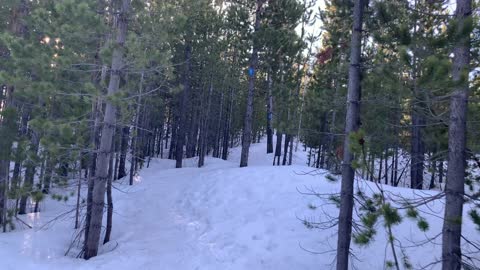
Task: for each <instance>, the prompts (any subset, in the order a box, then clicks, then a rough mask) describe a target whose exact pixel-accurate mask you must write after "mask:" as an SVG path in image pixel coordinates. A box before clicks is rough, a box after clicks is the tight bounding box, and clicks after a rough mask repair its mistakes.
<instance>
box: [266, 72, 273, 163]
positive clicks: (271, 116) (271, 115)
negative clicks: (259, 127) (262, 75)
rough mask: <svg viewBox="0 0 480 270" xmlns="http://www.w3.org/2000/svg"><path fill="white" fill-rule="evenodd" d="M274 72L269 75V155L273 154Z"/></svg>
mask: <svg viewBox="0 0 480 270" xmlns="http://www.w3.org/2000/svg"><path fill="white" fill-rule="evenodd" d="M271 73H272V71H271V70H270V71H269V72H268V75H267V154H270V153H273V128H272V120H273V93H272V84H273V80H272V74H271Z"/></svg>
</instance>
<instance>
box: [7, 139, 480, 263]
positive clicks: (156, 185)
mask: <svg viewBox="0 0 480 270" xmlns="http://www.w3.org/2000/svg"><path fill="white" fill-rule="evenodd" d="M265 149H266V146H265V144H264V143H260V144H254V145H252V148H251V153H250V162H249V167H247V168H239V167H238V164H239V156H240V152H239V149H234V150H233V152H232V154H231V158H230V160H229V161H223V160H219V159H213V158H208V159H207V160H206V166H205V167H204V168H202V169H198V168H196V159H189V160H185V167H186V168H183V169H174V161H171V160H159V159H158V160H152V163H151V165H150V168H148V169H144V170H143V171H142V172H141V174H140V175H139V176H138V177H137V178H136V181H135V185H134V186H128V185H126V184H125V183H120V182H118V183H115V190H114V204H115V208H114V211H115V214H114V226H113V233H112V242H111V243H110V244H108V245H106V246H104V247H102V250H101V252H102V254H100V256H98V257H95V258H93V259H91V260H89V261H84V260H82V259H76V258H74V255H75V253H76V252H77V251H78V250H75V249H74V250H73V251H72V252H70V256H64V254H65V251H66V250H67V248H68V246H69V244H70V242H71V241H72V238H73V237H74V235H75V233H76V231H75V230H73V222H74V219H73V216H74V213H73V212H70V213H67V214H65V215H63V216H62V217H60V218H57V219H56V220H55V221H54V222H50V223H47V222H49V221H50V220H52V219H53V218H55V217H57V216H58V215H60V214H62V213H66V212H68V211H70V210H72V209H73V205H74V199H71V200H70V201H68V202H65V203H63V202H62V203H60V202H54V201H52V200H47V202H45V203H43V204H42V212H40V213H37V214H30V215H27V216H22V217H20V218H21V219H22V220H24V221H25V222H27V223H29V224H31V225H33V229H28V228H20V227H19V228H17V230H16V231H14V232H10V233H6V234H0V269H8V270H10V269H22V270H28V269H35V270H43V269H72V270H75V269H78V270H80V269H81V270H84V269H105V270H107V269H115V270H123V269H137V270H140V269H152V270H153V269H155V270H156V269H165V270H169V269H175V270H194V269H198V270H202V269H203V270H214V269H222V270H241V269H250V270H256V269H275V270H291V269H330V268H332V266H333V264H334V259H335V253H334V252H332V251H334V250H335V246H336V229H335V227H333V228H331V229H312V228H307V226H305V225H304V223H303V221H302V220H304V219H306V220H308V221H317V222H318V221H319V222H321V221H328V220H329V217H328V215H330V216H332V217H336V216H337V215H338V210H337V208H336V207H335V206H334V205H332V204H328V203H327V201H325V200H323V199H321V198H319V197H316V196H307V195H303V194H302V193H301V192H299V191H304V192H307V191H309V190H311V189H313V190H315V191H317V192H319V193H326V194H328V193H332V194H333V193H337V192H338V191H339V188H340V183H339V182H332V181H329V180H327V179H326V178H325V175H326V173H325V172H322V171H312V168H309V167H306V166H305V162H306V153H304V152H302V150H301V149H299V152H297V153H296V154H295V158H294V163H295V165H293V166H281V167H273V166H271V163H272V158H273V157H272V156H271V155H266V154H265ZM357 188H360V189H363V190H365V191H367V192H368V190H375V189H376V187H375V185H373V184H372V183H369V182H364V181H361V180H358V181H357ZM385 190H386V191H387V193H388V194H390V195H391V196H393V195H401V196H405V197H408V198H419V197H421V196H428V195H434V194H436V193H435V192H428V191H424V192H418V191H416V192H415V191H412V190H409V189H403V188H393V187H385ZM466 208H468V207H466ZM420 210H421V212H422V215H423V216H424V217H425V218H427V220H428V221H429V224H430V230H429V231H428V232H427V233H423V232H421V231H420V230H419V229H418V228H417V226H416V222H415V221H410V220H408V219H406V218H405V220H404V222H403V223H402V224H400V225H398V226H396V227H394V235H395V237H396V239H398V240H399V241H400V242H401V244H402V246H403V252H404V253H405V254H407V255H408V256H409V259H410V261H411V262H412V264H413V266H414V268H420V267H422V266H425V265H428V264H429V263H431V262H434V261H436V260H438V259H439V257H440V252H441V249H440V245H439V244H440V243H441V238H438V239H436V240H434V241H432V242H428V243H425V244H424V245H422V246H418V244H420V242H421V241H425V240H426V239H427V238H428V237H433V236H435V235H437V234H439V233H440V232H441V226H442V220H441V216H443V212H442V210H443V202H442V201H437V202H434V203H431V204H429V205H428V207H422V208H421V209H420ZM467 210H468V209H466V210H465V211H467ZM45 224H46V225H45ZM377 231H378V235H377V236H376V237H375V241H373V242H372V243H371V244H369V245H368V246H367V247H359V246H356V245H353V251H354V253H355V255H356V257H355V258H356V259H354V260H353V263H354V264H355V266H356V267H357V268H356V269H384V268H385V264H386V263H385V262H386V261H387V260H392V256H391V252H390V247H389V246H387V241H386V239H387V237H386V234H385V229H384V228H383V226H382V223H380V224H379V225H378V227H377ZM464 233H465V235H467V236H469V238H470V239H471V240H473V241H479V240H480V239H479V238H480V237H479V236H480V234H479V232H477V231H476V229H475V226H474V225H473V224H472V222H471V221H470V220H469V219H466V220H465V222H464ZM397 252H398V254H400V255H399V257H402V255H401V254H402V251H401V250H400V249H398V251H397ZM476 256H477V258H478V255H476ZM438 268H439V265H438V264H437V265H434V266H432V268H431V269H438ZM427 269H429V268H427Z"/></svg>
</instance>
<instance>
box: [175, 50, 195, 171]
mask: <svg viewBox="0 0 480 270" xmlns="http://www.w3.org/2000/svg"><path fill="white" fill-rule="evenodd" d="M191 58H192V48H191V46H190V44H189V43H188V42H186V46H185V71H184V75H183V76H184V78H183V85H184V88H183V95H182V102H181V108H180V110H181V112H180V117H179V125H178V131H177V140H176V149H175V150H176V155H175V160H176V163H175V167H176V168H182V160H183V147H184V145H185V133H186V128H187V127H186V117H187V115H186V114H187V111H188V110H187V105H188V101H189V96H190V70H191Z"/></svg>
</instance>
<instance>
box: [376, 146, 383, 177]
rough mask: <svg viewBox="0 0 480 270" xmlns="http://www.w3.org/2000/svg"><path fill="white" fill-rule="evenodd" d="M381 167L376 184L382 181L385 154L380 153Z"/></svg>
mask: <svg viewBox="0 0 480 270" xmlns="http://www.w3.org/2000/svg"><path fill="white" fill-rule="evenodd" d="M379 164H380V167H379V168H378V177H377V179H376V181H375V182H379V183H380V182H381V181H382V171H383V154H382V153H380V162H379Z"/></svg>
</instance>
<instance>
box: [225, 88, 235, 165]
mask: <svg viewBox="0 0 480 270" xmlns="http://www.w3.org/2000/svg"><path fill="white" fill-rule="evenodd" d="M232 118H233V88H230V104H229V106H228V117H227V118H226V119H225V126H224V130H223V149H222V159H223V160H227V158H228V143H229V140H230V129H231V126H232Z"/></svg>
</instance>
